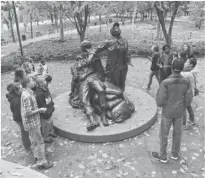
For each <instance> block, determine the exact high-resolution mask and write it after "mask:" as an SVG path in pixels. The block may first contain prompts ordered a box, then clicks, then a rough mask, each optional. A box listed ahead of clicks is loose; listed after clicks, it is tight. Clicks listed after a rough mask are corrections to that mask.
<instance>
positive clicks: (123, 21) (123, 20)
mask: <svg viewBox="0 0 205 178" xmlns="http://www.w3.org/2000/svg"><path fill="white" fill-rule="evenodd" d="M124 24H125V19H124V14H122V25H124Z"/></svg>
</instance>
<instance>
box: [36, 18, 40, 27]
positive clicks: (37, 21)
mask: <svg viewBox="0 0 205 178" xmlns="http://www.w3.org/2000/svg"><path fill="white" fill-rule="evenodd" d="M36 24H37V26H39V20H38V18H37V20H36Z"/></svg>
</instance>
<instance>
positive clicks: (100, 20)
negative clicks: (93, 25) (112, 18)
mask: <svg viewBox="0 0 205 178" xmlns="http://www.w3.org/2000/svg"><path fill="white" fill-rule="evenodd" d="M99 22H100V32H101V30H102V27H101V26H102V16H101V14H99Z"/></svg>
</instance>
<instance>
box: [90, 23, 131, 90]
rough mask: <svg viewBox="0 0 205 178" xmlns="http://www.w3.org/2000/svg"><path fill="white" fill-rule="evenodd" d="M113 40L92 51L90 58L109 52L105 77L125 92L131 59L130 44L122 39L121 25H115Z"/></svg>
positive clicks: (112, 30) (112, 31)
mask: <svg viewBox="0 0 205 178" xmlns="http://www.w3.org/2000/svg"><path fill="white" fill-rule="evenodd" d="M110 33H111V35H112V37H113V39H109V40H106V41H105V42H103V43H102V44H100V45H99V46H97V47H96V48H94V50H93V51H92V55H90V56H89V58H93V57H94V56H95V55H96V54H98V53H100V52H102V51H104V50H108V60H107V64H106V69H105V70H106V71H105V77H106V78H107V79H108V81H110V82H111V83H113V84H114V85H116V86H117V87H119V88H120V89H121V90H122V91H124V90H125V80H126V76H127V71H128V64H130V58H129V56H128V42H127V40H126V39H124V38H122V37H121V30H120V25H119V23H114V25H113V27H112V28H111V30H110Z"/></svg>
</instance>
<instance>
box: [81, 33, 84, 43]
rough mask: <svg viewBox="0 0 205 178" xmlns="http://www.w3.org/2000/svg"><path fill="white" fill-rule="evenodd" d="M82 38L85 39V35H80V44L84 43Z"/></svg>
mask: <svg viewBox="0 0 205 178" xmlns="http://www.w3.org/2000/svg"><path fill="white" fill-rule="evenodd" d="M84 38H85V33H81V34H80V41H81V42H82V41H84Z"/></svg>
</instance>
